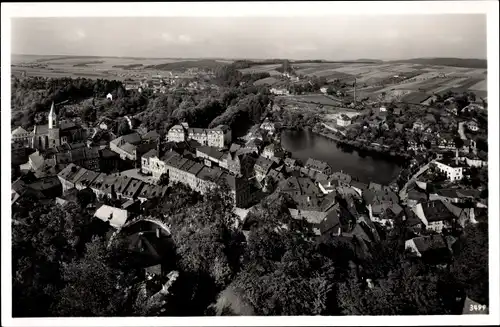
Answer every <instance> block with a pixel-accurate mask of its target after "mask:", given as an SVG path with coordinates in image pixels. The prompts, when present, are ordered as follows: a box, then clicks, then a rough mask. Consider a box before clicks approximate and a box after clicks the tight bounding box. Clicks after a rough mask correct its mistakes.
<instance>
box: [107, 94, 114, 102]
mask: <svg viewBox="0 0 500 327" xmlns="http://www.w3.org/2000/svg"><path fill="white" fill-rule="evenodd" d="M106 99H107V100H110V101H113V95H112V94H111V93H108V95H106Z"/></svg>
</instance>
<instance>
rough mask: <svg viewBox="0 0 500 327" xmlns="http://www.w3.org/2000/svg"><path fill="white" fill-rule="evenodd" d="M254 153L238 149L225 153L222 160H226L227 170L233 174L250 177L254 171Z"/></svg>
mask: <svg viewBox="0 0 500 327" xmlns="http://www.w3.org/2000/svg"><path fill="white" fill-rule="evenodd" d="M256 160H257V158H256V155H255V154H254V153H253V152H250V153H245V152H240V151H234V152H231V150H230V151H229V152H228V153H227V154H226V155H225V159H224V162H227V170H229V171H230V172H231V173H233V174H235V175H241V176H246V177H251V176H252V175H253V172H254V165H255V161H256Z"/></svg>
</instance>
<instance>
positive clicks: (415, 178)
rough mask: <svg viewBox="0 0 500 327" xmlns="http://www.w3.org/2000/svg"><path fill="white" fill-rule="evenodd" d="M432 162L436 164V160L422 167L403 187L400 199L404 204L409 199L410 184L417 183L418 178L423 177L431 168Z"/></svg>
mask: <svg viewBox="0 0 500 327" xmlns="http://www.w3.org/2000/svg"><path fill="white" fill-rule="evenodd" d="M432 162H434V160H432V161H431V162H429V163H428V164H425V165H424V166H422V167H420V169H419V170H418V171H417V172H416V173H415V174H413V176H412V177H411V178H410V179H409V180H408V182H406V184H405V185H404V186H403V188H402V189H401V191H399V198H400V200H401V201H402V202H405V201H406V198H407V197H408V193H407V192H406V189H407V188H408V185H410V183H412V182H414V181H416V180H417V178H418V176H420V175H422V174H423V173H424V172H425V171H427V169H429V166H430V164H431V163H432Z"/></svg>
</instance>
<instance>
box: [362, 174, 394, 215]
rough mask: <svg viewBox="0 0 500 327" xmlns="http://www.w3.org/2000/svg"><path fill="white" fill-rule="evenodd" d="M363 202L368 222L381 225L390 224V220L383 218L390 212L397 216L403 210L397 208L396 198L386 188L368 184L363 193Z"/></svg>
mask: <svg viewBox="0 0 500 327" xmlns="http://www.w3.org/2000/svg"><path fill="white" fill-rule="evenodd" d="M362 197H363V200H364V202H365V204H366V208H367V210H368V214H369V217H370V220H372V221H374V222H378V223H381V224H387V223H389V224H392V220H390V219H387V218H385V217H384V216H385V215H386V214H387V213H388V211H392V213H393V214H394V216H397V215H399V214H400V213H401V211H402V210H403V209H402V208H401V206H399V204H398V202H399V199H398V196H397V195H396V193H394V192H393V191H392V190H391V189H390V188H389V187H388V186H382V185H380V184H376V183H370V185H369V186H368V189H367V190H365V191H363V194H362Z"/></svg>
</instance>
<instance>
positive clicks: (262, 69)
mask: <svg viewBox="0 0 500 327" xmlns="http://www.w3.org/2000/svg"><path fill="white" fill-rule="evenodd" d="M280 66H281V64H270V65H257V66H253V67H250V68H244V69H240V72H241V73H242V74H255V73H269V74H271V76H272V75H273V74H274V75H276V74H279V75H281V73H280V72H277V71H276V68H278V67H280Z"/></svg>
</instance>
